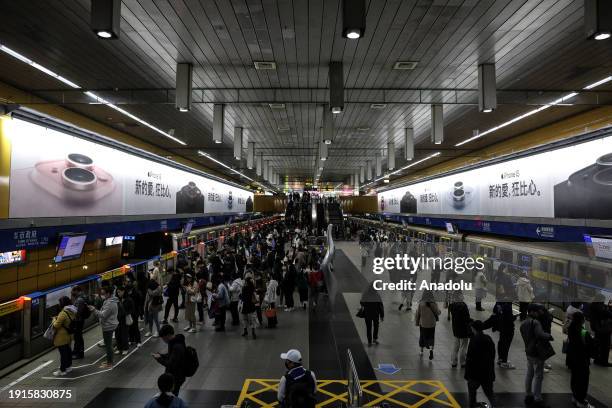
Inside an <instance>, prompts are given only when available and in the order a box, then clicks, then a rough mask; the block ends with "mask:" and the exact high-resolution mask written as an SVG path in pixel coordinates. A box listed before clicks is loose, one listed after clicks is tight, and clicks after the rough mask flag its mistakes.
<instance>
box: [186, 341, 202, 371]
mask: <svg viewBox="0 0 612 408" xmlns="http://www.w3.org/2000/svg"><path fill="white" fill-rule="evenodd" d="M198 367H200V361H199V359H198V352H197V351H196V350H195V349H194V348H193V347H191V346H186V347H185V364H183V374H185V377H192V376H193V375H194V374H195V373H196V371H198Z"/></svg>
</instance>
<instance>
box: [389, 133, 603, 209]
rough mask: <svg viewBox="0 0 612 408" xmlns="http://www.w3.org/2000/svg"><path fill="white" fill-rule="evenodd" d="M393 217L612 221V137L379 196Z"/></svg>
mask: <svg viewBox="0 0 612 408" xmlns="http://www.w3.org/2000/svg"><path fill="white" fill-rule="evenodd" d="M378 203H379V211H381V212H384V213H392V214H400V213H401V214H427V215H429V214H431V215H451V214H452V215H454V214H458V215H479V216H480V215H482V216H508V217H545V218H573V219H578V218H580V219H606V220H609V219H612V211H610V208H612V137H611V136H608V137H603V138H599V139H593V140H590V141H587V142H583V143H579V144H574V145H571V146H566V147H562V148H558V149H555V150H549V151H545V152H542V153H536V154H532V155H529V156H525V157H520V158H516V159H509V160H505V161H503V162H500V163H495V164H490V165H486V166H483V167H480V168H476V169H473V170H467V171H463V172H458V173H456V174H452V175H447V176H442V177H438V178H434V179H431V180H428V181H423V182H418V183H414V184H411V185H408V186H405V187H400V188H396V189H392V190H388V191H384V192H381V193H379V194H378Z"/></svg>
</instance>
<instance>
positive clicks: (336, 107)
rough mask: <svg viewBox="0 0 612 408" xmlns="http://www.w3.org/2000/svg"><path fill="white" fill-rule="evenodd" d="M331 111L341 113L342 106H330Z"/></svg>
mask: <svg viewBox="0 0 612 408" xmlns="http://www.w3.org/2000/svg"><path fill="white" fill-rule="evenodd" d="M331 113H333V114H338V113H342V108H341V107H340V106H332V108H331Z"/></svg>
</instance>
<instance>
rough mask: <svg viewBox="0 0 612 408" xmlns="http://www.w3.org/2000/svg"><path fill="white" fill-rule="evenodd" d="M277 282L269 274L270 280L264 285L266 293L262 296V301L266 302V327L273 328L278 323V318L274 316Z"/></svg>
mask: <svg viewBox="0 0 612 408" xmlns="http://www.w3.org/2000/svg"><path fill="white" fill-rule="evenodd" d="M277 290H278V282H277V281H276V279H274V276H273V275H270V280H269V281H268V285H267V286H266V294H265V296H264V303H265V304H266V319H267V320H268V328H269V329H273V328H274V327H276V325H277V324H278V318H277V316H276V299H277V296H278V295H277V294H276V293H277Z"/></svg>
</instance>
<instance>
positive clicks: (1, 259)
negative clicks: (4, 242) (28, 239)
mask: <svg viewBox="0 0 612 408" xmlns="http://www.w3.org/2000/svg"><path fill="white" fill-rule="evenodd" d="M25 260H26V251H25V249H22V250H20V251H8V252H0V267H3V266H8V265H16V264H21V263H24V262H25Z"/></svg>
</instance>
